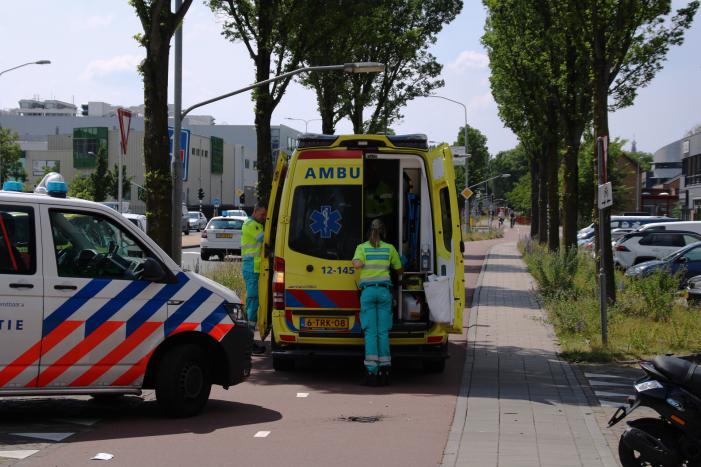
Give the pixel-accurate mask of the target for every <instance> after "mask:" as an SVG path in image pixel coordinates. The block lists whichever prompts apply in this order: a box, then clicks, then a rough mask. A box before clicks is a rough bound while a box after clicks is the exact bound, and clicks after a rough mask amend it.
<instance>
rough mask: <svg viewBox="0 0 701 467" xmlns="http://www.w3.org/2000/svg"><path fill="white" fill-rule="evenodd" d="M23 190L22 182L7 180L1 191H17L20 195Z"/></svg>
mask: <svg viewBox="0 0 701 467" xmlns="http://www.w3.org/2000/svg"><path fill="white" fill-rule="evenodd" d="M23 188H24V186H23V185H22V182H17V181H14V180H8V181H6V182H5V183H3V184H2V191H18V192H20V193H21V192H22V189H23Z"/></svg>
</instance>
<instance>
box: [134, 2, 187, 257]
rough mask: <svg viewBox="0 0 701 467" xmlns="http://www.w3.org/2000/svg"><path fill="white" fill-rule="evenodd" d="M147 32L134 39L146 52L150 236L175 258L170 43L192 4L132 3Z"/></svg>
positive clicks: (142, 66)
mask: <svg viewBox="0 0 701 467" xmlns="http://www.w3.org/2000/svg"><path fill="white" fill-rule="evenodd" d="M129 1H130V4H131V5H132V6H133V7H134V9H135V10H136V14H137V16H138V17H139V20H140V21H141V26H142V27H143V29H144V31H143V33H141V34H137V35H136V36H135V38H136V40H137V42H139V44H141V46H142V47H144V49H146V58H145V59H144V60H143V61H142V62H141V64H140V65H139V72H140V73H141V75H142V76H143V80H144V161H145V165H146V174H145V182H144V185H145V187H146V188H147V190H148V191H147V195H146V217H147V219H148V223H147V225H148V235H149V236H150V237H151V238H152V239H153V240H154V241H155V242H156V243H158V244H159V245H160V246H161V248H163V249H164V250H165V251H166V253H168V254H169V255H171V256H172V255H173V251H172V249H173V248H175V247H176V246H175V245H171V243H172V242H171V234H170V232H171V217H172V212H171V208H172V182H173V181H172V177H171V173H170V158H169V156H168V154H169V152H170V151H169V141H168V58H169V56H170V39H171V38H172V37H173V34H175V30H176V29H177V28H178V27H179V26H180V23H181V22H182V20H183V18H184V17H185V14H186V13H187V10H188V9H189V8H190V5H191V4H192V0H183V3H182V5H181V6H180V8H179V9H178V10H177V11H171V1H170V0H129Z"/></svg>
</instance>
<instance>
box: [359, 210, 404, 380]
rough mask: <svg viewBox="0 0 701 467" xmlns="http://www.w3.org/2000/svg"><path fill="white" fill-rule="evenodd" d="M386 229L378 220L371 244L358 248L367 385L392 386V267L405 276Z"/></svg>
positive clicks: (361, 320)
mask: <svg viewBox="0 0 701 467" xmlns="http://www.w3.org/2000/svg"><path fill="white" fill-rule="evenodd" d="M384 236H385V226H384V224H383V223H382V221H381V220H379V219H375V220H373V221H372V223H371V224H370V234H369V238H368V241H367V242H365V243H361V244H360V245H358V247H357V248H356V249H355V255H353V266H354V267H356V268H358V269H360V281H359V283H358V286H359V287H360V290H361V292H360V324H361V325H362V327H363V332H365V368H366V370H367V372H366V383H367V384H368V385H370V386H376V385H378V384H380V385H384V384H389V370H390V366H391V364H392V358H391V357H390V354H389V330H390V329H391V328H392V293H391V288H392V281H391V279H390V275H389V273H390V268H392V269H394V270H396V271H397V273H398V274H400V275H401V274H402V263H401V261H400V259H399V254H398V253H397V250H396V249H395V248H394V246H392V245H390V244H389V243H385V242H383V241H382V239H383V238H384Z"/></svg>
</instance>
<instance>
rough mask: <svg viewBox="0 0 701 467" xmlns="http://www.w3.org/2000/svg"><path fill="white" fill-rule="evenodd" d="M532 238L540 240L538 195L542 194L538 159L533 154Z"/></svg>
mask: <svg viewBox="0 0 701 467" xmlns="http://www.w3.org/2000/svg"><path fill="white" fill-rule="evenodd" d="M530 164H531V238H532V239H534V240H535V239H536V238H538V227H539V226H538V219H539V216H540V214H539V213H540V210H539V206H538V193H540V191H539V190H540V179H539V178H538V159H537V158H536V156H535V154H531V157H530Z"/></svg>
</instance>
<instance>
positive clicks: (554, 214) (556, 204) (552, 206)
mask: <svg viewBox="0 0 701 467" xmlns="http://www.w3.org/2000/svg"><path fill="white" fill-rule="evenodd" d="M555 136H556V135H553V137H552V138H551V141H550V142H548V145H547V152H546V154H547V156H546V158H547V159H546V167H547V177H548V249H549V250H550V251H557V250H559V249H560V196H559V187H560V184H559V183H558V177H557V175H558V169H559V168H560V163H559V159H560V155H559V153H558V152H559V151H558V144H557V138H556V137H555Z"/></svg>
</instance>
